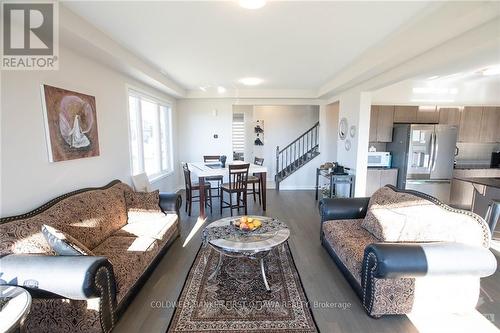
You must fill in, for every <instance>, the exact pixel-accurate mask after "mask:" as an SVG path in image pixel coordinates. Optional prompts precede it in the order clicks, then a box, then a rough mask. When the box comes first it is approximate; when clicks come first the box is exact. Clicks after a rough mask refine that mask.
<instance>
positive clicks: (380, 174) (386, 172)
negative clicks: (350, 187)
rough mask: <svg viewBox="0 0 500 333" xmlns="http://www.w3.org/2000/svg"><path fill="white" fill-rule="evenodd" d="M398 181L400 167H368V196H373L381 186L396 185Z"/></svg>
mask: <svg viewBox="0 0 500 333" xmlns="http://www.w3.org/2000/svg"><path fill="white" fill-rule="evenodd" d="M397 181H398V169H375V168H368V174H367V177H366V196H369V197H370V196H371V195H372V194H373V193H375V191H376V190H378V189H379V188H381V187H383V186H385V185H387V184H389V185H394V186H396V184H397Z"/></svg>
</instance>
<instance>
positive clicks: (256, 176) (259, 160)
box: [247, 157, 264, 205]
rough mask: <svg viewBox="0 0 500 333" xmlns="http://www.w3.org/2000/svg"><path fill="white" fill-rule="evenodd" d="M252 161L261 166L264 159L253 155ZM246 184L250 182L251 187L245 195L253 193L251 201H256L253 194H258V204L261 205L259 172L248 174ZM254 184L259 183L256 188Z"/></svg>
mask: <svg viewBox="0 0 500 333" xmlns="http://www.w3.org/2000/svg"><path fill="white" fill-rule="evenodd" d="M253 163H254V164H255V165H259V166H262V165H264V159H263V158H259V157H255V158H254V161H253ZM248 184H249V185H250V184H252V188H251V189H250V190H249V191H248V192H247V195H249V194H253V202H255V201H256V198H255V196H256V195H258V196H259V205H262V198H261V189H262V184H261V179H260V174H258V173H254V174H253V175H250V176H248ZM255 184H258V185H259V189H258V190H256V188H255Z"/></svg>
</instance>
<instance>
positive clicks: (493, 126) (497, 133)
mask: <svg viewBox="0 0 500 333" xmlns="http://www.w3.org/2000/svg"><path fill="white" fill-rule="evenodd" d="M479 141H480V142H500V107H483V112H482V117H481V130H480V133H479Z"/></svg>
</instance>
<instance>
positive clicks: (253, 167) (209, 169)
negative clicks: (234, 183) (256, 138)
mask: <svg viewBox="0 0 500 333" xmlns="http://www.w3.org/2000/svg"><path fill="white" fill-rule="evenodd" d="M230 164H250V168H249V170H248V174H249V175H252V174H255V175H256V176H258V177H259V178H260V186H261V187H262V188H261V196H262V209H263V210H264V211H265V210H266V187H267V186H266V178H267V167H265V166H263V165H257V164H254V163H247V162H244V161H233V162H230V163H226V164H225V165H224V166H223V165H222V163H221V162H208V163H204V162H188V167H189V170H190V171H191V173H192V174H193V175H194V176H195V177H197V178H198V185H199V186H200V217H201V218H202V219H204V218H205V217H206V212H205V200H206V195H205V178H207V177H214V176H222V177H224V183H228V181H229V165H230ZM221 195H222V194H221Z"/></svg>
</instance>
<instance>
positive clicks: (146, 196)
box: [125, 190, 161, 212]
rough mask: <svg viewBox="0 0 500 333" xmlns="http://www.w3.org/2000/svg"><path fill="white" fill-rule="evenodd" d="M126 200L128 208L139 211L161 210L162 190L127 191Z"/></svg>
mask: <svg viewBox="0 0 500 333" xmlns="http://www.w3.org/2000/svg"><path fill="white" fill-rule="evenodd" d="M125 202H126V203H127V210H128V211H129V212H130V211H139V212H141V211H142V212H144V211H148V212H161V209H160V191H158V190H156V191H153V192H132V191H126V192H125Z"/></svg>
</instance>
